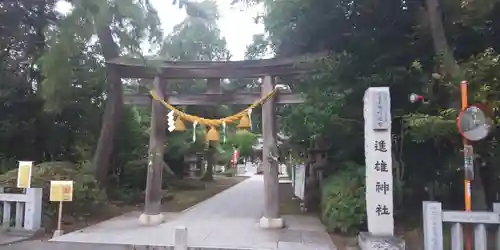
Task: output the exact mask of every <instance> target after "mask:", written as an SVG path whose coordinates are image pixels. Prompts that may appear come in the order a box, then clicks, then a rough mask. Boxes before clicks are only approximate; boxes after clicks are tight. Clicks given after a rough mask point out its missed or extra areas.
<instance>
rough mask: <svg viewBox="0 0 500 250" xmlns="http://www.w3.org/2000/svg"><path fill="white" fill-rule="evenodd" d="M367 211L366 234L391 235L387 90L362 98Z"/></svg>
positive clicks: (378, 89) (375, 89)
mask: <svg viewBox="0 0 500 250" xmlns="http://www.w3.org/2000/svg"><path fill="white" fill-rule="evenodd" d="M364 118H365V157H366V212H367V216H368V218H367V219H368V231H369V232H370V233H371V234H373V235H391V236H392V235H393V234H394V217H393V195H392V192H393V186H392V157H391V113H390V94H389V88H388V87H371V88H368V89H367V90H366V92H365V96H364Z"/></svg>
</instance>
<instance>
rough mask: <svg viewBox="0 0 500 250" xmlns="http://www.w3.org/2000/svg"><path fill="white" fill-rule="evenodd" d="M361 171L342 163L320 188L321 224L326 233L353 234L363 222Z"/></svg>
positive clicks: (362, 175) (353, 165) (358, 168)
mask: <svg viewBox="0 0 500 250" xmlns="http://www.w3.org/2000/svg"><path fill="white" fill-rule="evenodd" d="M364 182H365V168H364V167H362V166H359V165H356V164H354V163H345V164H343V166H341V169H340V170H339V171H337V172H335V173H334V174H333V175H332V176H330V177H329V178H327V179H326V180H325V181H324V183H323V185H322V187H321V220H322V221H323V224H325V226H326V227H327V229H328V230H329V231H341V232H343V233H347V232H356V231H358V230H359V228H360V226H362V225H363V224H364V223H365V221H366V206H365V204H366V202H365V188H364Z"/></svg>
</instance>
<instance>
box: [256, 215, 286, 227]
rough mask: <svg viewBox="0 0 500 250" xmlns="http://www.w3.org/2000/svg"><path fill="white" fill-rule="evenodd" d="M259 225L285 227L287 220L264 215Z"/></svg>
mask: <svg viewBox="0 0 500 250" xmlns="http://www.w3.org/2000/svg"><path fill="white" fill-rule="evenodd" d="M259 226H260V227H261V228H267V229H281V228H283V227H285V222H284V221H283V218H266V217H262V218H260V221H259Z"/></svg>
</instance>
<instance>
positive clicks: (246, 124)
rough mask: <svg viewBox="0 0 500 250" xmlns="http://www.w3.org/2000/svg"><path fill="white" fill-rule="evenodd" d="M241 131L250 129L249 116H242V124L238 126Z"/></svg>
mask: <svg viewBox="0 0 500 250" xmlns="http://www.w3.org/2000/svg"><path fill="white" fill-rule="evenodd" d="M237 127H238V128H239V129H247V128H250V119H248V115H247V114H244V115H242V116H241V119H240V123H239V124H238V126H237Z"/></svg>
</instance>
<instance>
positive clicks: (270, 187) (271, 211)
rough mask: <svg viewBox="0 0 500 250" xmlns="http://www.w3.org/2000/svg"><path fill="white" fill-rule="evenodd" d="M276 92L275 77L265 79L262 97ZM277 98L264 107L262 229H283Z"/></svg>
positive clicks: (271, 99)
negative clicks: (280, 197)
mask: <svg viewBox="0 0 500 250" xmlns="http://www.w3.org/2000/svg"><path fill="white" fill-rule="evenodd" d="M273 90H274V77H272V76H266V77H264V82H263V84H262V96H265V95H266V94H267V93H269V92H271V91H273ZM276 132H277V131H276V116H275V98H274V97H273V98H270V99H268V100H267V101H266V102H264V104H263V105H262V138H263V139H264V143H263V144H264V145H263V149H262V167H263V171H264V216H263V217H262V218H261V219H260V222H259V225H260V227H262V228H283V227H284V222H283V219H282V218H281V217H280V212H279V200H280V199H279V178H278V165H279V164H278V161H277V157H278V147H277V140H276V136H277V133H276Z"/></svg>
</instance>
